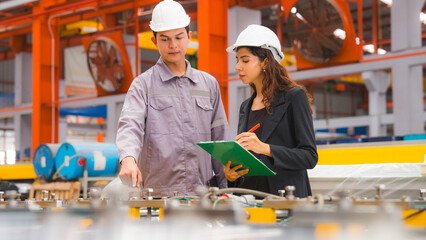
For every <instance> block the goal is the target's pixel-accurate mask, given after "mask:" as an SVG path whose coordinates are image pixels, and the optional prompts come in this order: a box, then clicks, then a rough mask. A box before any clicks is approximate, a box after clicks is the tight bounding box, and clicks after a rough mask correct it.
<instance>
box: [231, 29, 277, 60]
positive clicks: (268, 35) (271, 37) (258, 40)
mask: <svg viewBox="0 0 426 240" xmlns="http://www.w3.org/2000/svg"><path fill="white" fill-rule="evenodd" d="M241 46H247V47H261V48H265V49H269V50H270V51H271V52H272V54H273V55H274V58H275V60H277V62H279V63H280V62H281V61H282V60H283V59H284V54H283V53H282V52H281V43H280V40H279V39H278V37H277V35H276V34H275V33H274V32H273V31H272V30H271V29H269V28H267V27H264V26H261V25H256V24H252V25H249V26H248V27H247V28H246V29H244V30H243V31H242V32H241V33H240V35H238V38H237V41H236V42H235V43H234V44H233V45H232V46H229V47H228V48H227V49H226V51H227V52H234V51H236V50H237V48H238V47H241Z"/></svg>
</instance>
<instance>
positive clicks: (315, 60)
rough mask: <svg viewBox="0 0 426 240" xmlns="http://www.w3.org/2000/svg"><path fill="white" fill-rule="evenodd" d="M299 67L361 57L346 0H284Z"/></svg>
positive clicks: (287, 28) (310, 66) (340, 61)
mask: <svg viewBox="0 0 426 240" xmlns="http://www.w3.org/2000/svg"><path fill="white" fill-rule="evenodd" d="M281 2H282V4H283V7H284V14H285V16H286V18H287V24H286V29H285V30H286V31H287V33H288V35H289V37H290V41H291V44H292V46H293V49H294V50H295V51H294V54H295V57H296V61H297V66H298V69H304V68H314V67H321V66H329V65H333V64H337V63H343V62H351V61H358V60H359V57H360V55H359V46H358V45H357V44H356V41H355V31H354V27H353V23H352V17H351V13H350V11H349V6H348V4H347V2H346V1H344V0H292V1H291V0H290V1H288V0H282V1H281Z"/></svg>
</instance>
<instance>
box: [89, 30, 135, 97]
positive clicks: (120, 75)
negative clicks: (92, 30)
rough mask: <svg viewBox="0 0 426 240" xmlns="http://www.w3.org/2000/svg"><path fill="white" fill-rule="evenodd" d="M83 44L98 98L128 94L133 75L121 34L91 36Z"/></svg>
mask: <svg viewBox="0 0 426 240" xmlns="http://www.w3.org/2000/svg"><path fill="white" fill-rule="evenodd" d="M82 42H83V45H84V48H85V50H86V53H87V65H88V68H89V71H90V74H91V75H92V78H93V80H94V82H95V84H96V90H97V92H98V96H103V95H110V94H117V93H125V92H127V90H128V89H129V87H130V84H131V83H132V80H133V74H132V69H131V67H130V63H129V59H128V56H127V51H126V49H125V48H124V43H123V38H122V36H121V33H120V32H112V33H105V34H102V35H98V36H90V37H86V38H83V39H82Z"/></svg>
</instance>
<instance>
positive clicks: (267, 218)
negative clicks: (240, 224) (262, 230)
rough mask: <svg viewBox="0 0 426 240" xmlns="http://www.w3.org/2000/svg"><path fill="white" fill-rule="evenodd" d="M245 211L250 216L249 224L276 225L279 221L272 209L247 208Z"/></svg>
mask: <svg viewBox="0 0 426 240" xmlns="http://www.w3.org/2000/svg"><path fill="white" fill-rule="evenodd" d="M245 210H246V211H247V212H248V214H249V218H248V219H247V223H255V224H275V223H276V221H277V215H276V214H275V210H274V209H272V208H246V209H245Z"/></svg>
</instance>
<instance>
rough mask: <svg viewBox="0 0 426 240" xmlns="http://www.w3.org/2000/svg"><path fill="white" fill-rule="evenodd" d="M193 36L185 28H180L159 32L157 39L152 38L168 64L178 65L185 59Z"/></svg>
mask: <svg viewBox="0 0 426 240" xmlns="http://www.w3.org/2000/svg"><path fill="white" fill-rule="evenodd" d="M191 36H192V32H189V33H187V32H186V29H185V28H178V29H172V30H167V31H163V32H157V38H156V39H155V38H154V37H152V41H153V42H154V44H155V46H157V48H158V51H159V52H160V55H161V57H162V58H163V61H164V62H165V63H166V64H178V63H180V62H181V61H184V59H185V54H186V49H187V48H188V44H189V42H190V39H191Z"/></svg>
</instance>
